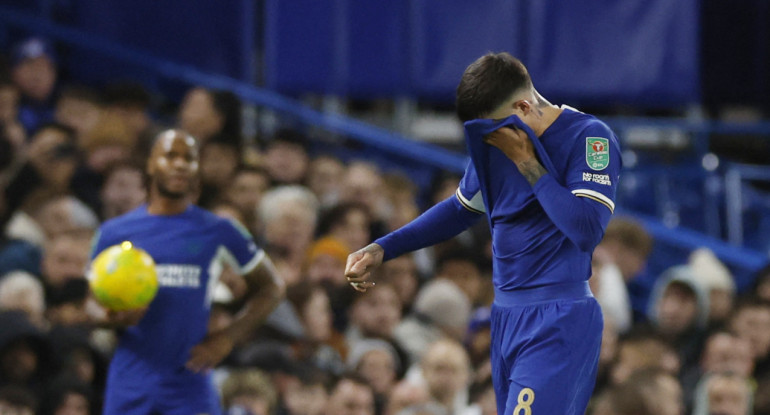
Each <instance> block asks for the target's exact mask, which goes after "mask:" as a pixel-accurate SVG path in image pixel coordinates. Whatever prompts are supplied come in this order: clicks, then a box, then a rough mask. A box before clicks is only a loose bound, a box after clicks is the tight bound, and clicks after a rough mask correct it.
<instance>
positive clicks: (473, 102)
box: [456, 52, 532, 122]
mask: <svg viewBox="0 0 770 415" xmlns="http://www.w3.org/2000/svg"><path fill="white" fill-rule="evenodd" d="M531 86H532V80H531V79H530V77H529V73H528V72H527V68H526V67H525V66H524V64H523V63H521V61H520V60H518V59H516V58H514V57H513V56H511V55H510V54H509V53H506V52H502V53H488V54H486V55H484V56H482V57H480V58H478V59H476V61H475V62H473V63H472V64H470V65H469V66H468V67H467V68H466V69H465V72H463V76H462V78H461V79H460V83H459V84H458V85H457V101H456V106H457V116H458V117H459V118H460V120H461V121H463V122H465V121H468V120H472V119H476V118H480V117H483V116H485V115H486V114H489V113H491V112H492V111H494V110H495V109H496V108H497V107H499V106H500V105H502V104H503V103H504V102H505V101H506V100H507V99H508V98H510V97H511V95H513V94H514V93H515V92H516V91H518V90H520V89H522V88H526V87H531Z"/></svg>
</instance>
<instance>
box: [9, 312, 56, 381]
mask: <svg viewBox="0 0 770 415" xmlns="http://www.w3.org/2000/svg"><path fill="white" fill-rule="evenodd" d="M0 327H2V328H3V329H2V330H0V387H2V386H7V385H15V386H20V387H24V388H28V389H29V390H30V391H32V392H33V393H34V394H35V395H36V396H40V394H42V392H43V390H44V389H45V386H46V381H47V380H48V374H49V371H50V370H51V369H52V368H51V365H50V350H49V349H48V343H47V342H46V339H45V337H44V335H43V332H42V330H41V329H40V328H38V327H36V326H35V325H34V324H32V322H30V321H29V319H28V318H27V316H26V314H25V313H23V312H21V311H15V310H12V311H0Z"/></svg>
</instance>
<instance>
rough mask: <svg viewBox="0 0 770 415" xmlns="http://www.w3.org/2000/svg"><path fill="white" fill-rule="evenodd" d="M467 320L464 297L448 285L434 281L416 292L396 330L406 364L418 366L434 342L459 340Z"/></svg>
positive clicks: (442, 280)
mask: <svg viewBox="0 0 770 415" xmlns="http://www.w3.org/2000/svg"><path fill="white" fill-rule="evenodd" d="M377 287H379V284H378V285H377ZM470 316H471V304H470V301H468V297H466V296H465V293H464V292H463V291H462V290H460V288H458V287H457V285H455V284H454V283H452V282H450V281H447V280H445V279H436V280H433V281H431V282H429V283H428V284H426V285H425V286H423V287H422V288H421V289H420V292H419V293H418V294H417V299H416V300H415V303H414V309H413V310H412V314H411V315H409V316H407V318H405V319H404V320H403V321H402V322H401V323H400V324H399V325H398V327H396V329H395V338H396V340H397V341H398V344H399V345H400V346H401V347H403V348H404V350H406V351H407V353H408V354H409V362H410V363H414V362H419V361H420V359H421V357H422V356H423V354H424V353H425V350H427V348H428V347H429V346H430V345H431V344H432V343H434V342H436V341H437V340H439V339H441V338H443V337H449V338H452V339H455V340H457V341H460V340H462V339H463V336H465V331H466V330H467V328H468V321H469V320H470Z"/></svg>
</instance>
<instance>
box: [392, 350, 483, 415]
mask: <svg viewBox="0 0 770 415" xmlns="http://www.w3.org/2000/svg"><path fill="white" fill-rule="evenodd" d="M407 379H408V380H410V381H412V382H424V384H425V385H426V386H427V388H428V394H429V396H430V402H434V403H436V404H438V405H440V406H442V407H443V408H444V410H446V411H447V412H448V413H451V414H457V415H463V414H466V413H469V410H470V408H469V405H468V393H469V386H470V361H469V359H468V354H467V352H466V351H465V349H464V348H463V347H462V345H461V344H460V343H458V342H457V341H455V340H451V339H440V340H438V341H436V342H434V343H432V344H430V345H429V346H428V348H427V349H426V350H425V353H423V355H422V356H421V360H420V363H419V365H417V366H415V367H413V368H412V369H410V371H409V373H407Z"/></svg>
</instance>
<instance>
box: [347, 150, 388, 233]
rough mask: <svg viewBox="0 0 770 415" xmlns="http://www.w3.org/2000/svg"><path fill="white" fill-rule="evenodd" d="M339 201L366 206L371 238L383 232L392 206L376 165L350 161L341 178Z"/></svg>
mask: <svg viewBox="0 0 770 415" xmlns="http://www.w3.org/2000/svg"><path fill="white" fill-rule="evenodd" d="M340 201H341V202H356V203H359V204H362V205H364V206H366V208H367V209H368V210H369V216H370V217H371V220H372V232H371V233H372V235H371V237H372V239H376V238H378V237H380V236H382V235H383V234H384V232H385V229H386V227H387V225H386V224H387V222H388V219H389V217H390V215H391V210H392V206H390V204H389V203H388V199H387V197H385V183H384V181H383V178H382V174H381V173H380V171H379V169H378V168H377V166H375V165H373V164H370V163H366V162H363V161H354V162H352V163H350V164H349V165H348V169H347V170H346V171H345V177H343V179H342V189H341V190H340Z"/></svg>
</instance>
